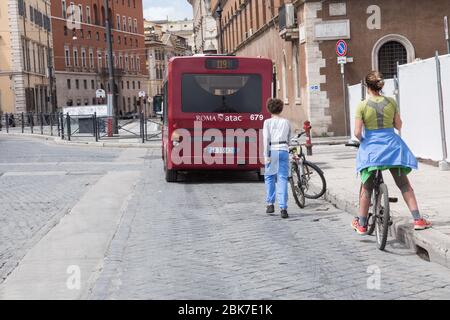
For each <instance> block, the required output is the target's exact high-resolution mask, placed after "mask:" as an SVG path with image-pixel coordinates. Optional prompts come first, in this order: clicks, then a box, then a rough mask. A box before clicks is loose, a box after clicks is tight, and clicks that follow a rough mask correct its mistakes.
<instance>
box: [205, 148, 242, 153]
mask: <svg viewBox="0 0 450 320" xmlns="http://www.w3.org/2000/svg"><path fill="white" fill-rule="evenodd" d="M207 150H208V153H209V154H211V153H215V154H235V153H236V149H235V148H229V147H228V148H227V147H208V148H207Z"/></svg>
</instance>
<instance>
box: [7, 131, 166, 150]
mask: <svg viewBox="0 0 450 320" xmlns="http://www.w3.org/2000/svg"><path fill="white" fill-rule="evenodd" d="M0 135H3V136H14V137H27V138H37V139H42V140H46V141H49V142H52V143H55V144H57V145H65V146H83V147H86V146H90V147H107V148H149V149H154V148H161V143H159V142H156V143H153V142H147V143H131V142H128V143H126V142H101V141H99V142H95V141H67V140H61V138H59V137H55V136H46V135H40V134H31V133H0Z"/></svg>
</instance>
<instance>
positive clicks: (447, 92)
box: [440, 55, 450, 162]
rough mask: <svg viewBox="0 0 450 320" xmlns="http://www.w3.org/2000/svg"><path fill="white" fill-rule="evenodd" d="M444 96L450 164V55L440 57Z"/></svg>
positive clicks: (449, 159) (448, 159)
mask: <svg viewBox="0 0 450 320" xmlns="http://www.w3.org/2000/svg"><path fill="white" fill-rule="evenodd" d="M440 61H441V75H442V95H443V98H444V121H445V134H446V140H447V153H448V154H447V161H448V162H450V55H446V56H442V57H440Z"/></svg>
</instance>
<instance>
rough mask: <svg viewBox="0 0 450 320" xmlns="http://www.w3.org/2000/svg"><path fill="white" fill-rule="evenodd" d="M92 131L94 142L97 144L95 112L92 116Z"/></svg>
mask: <svg viewBox="0 0 450 320" xmlns="http://www.w3.org/2000/svg"><path fill="white" fill-rule="evenodd" d="M92 130H93V132H94V137H95V142H98V135H97V112H94V114H93V115H92Z"/></svg>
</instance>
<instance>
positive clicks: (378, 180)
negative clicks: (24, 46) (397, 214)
mask: <svg viewBox="0 0 450 320" xmlns="http://www.w3.org/2000/svg"><path fill="white" fill-rule="evenodd" d="M346 146H347V147H355V148H359V142H357V141H352V142H350V143H347V144H346ZM371 179H373V185H374V188H373V193H372V201H371V204H370V208H371V209H372V210H370V209H369V216H368V226H367V234H368V235H372V234H373V233H374V231H375V237H376V240H377V247H378V249H380V250H384V248H385V247H386V242H387V237H388V233H389V227H390V226H391V225H392V219H391V214H390V212H391V210H390V203H394V202H398V199H397V198H389V190H388V187H387V185H386V184H385V183H384V180H383V171H382V170H376V171H375V174H374V175H373V176H372V177H371ZM361 188H362V185H361ZM361 188H360V193H361ZM371 211H372V212H371Z"/></svg>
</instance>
